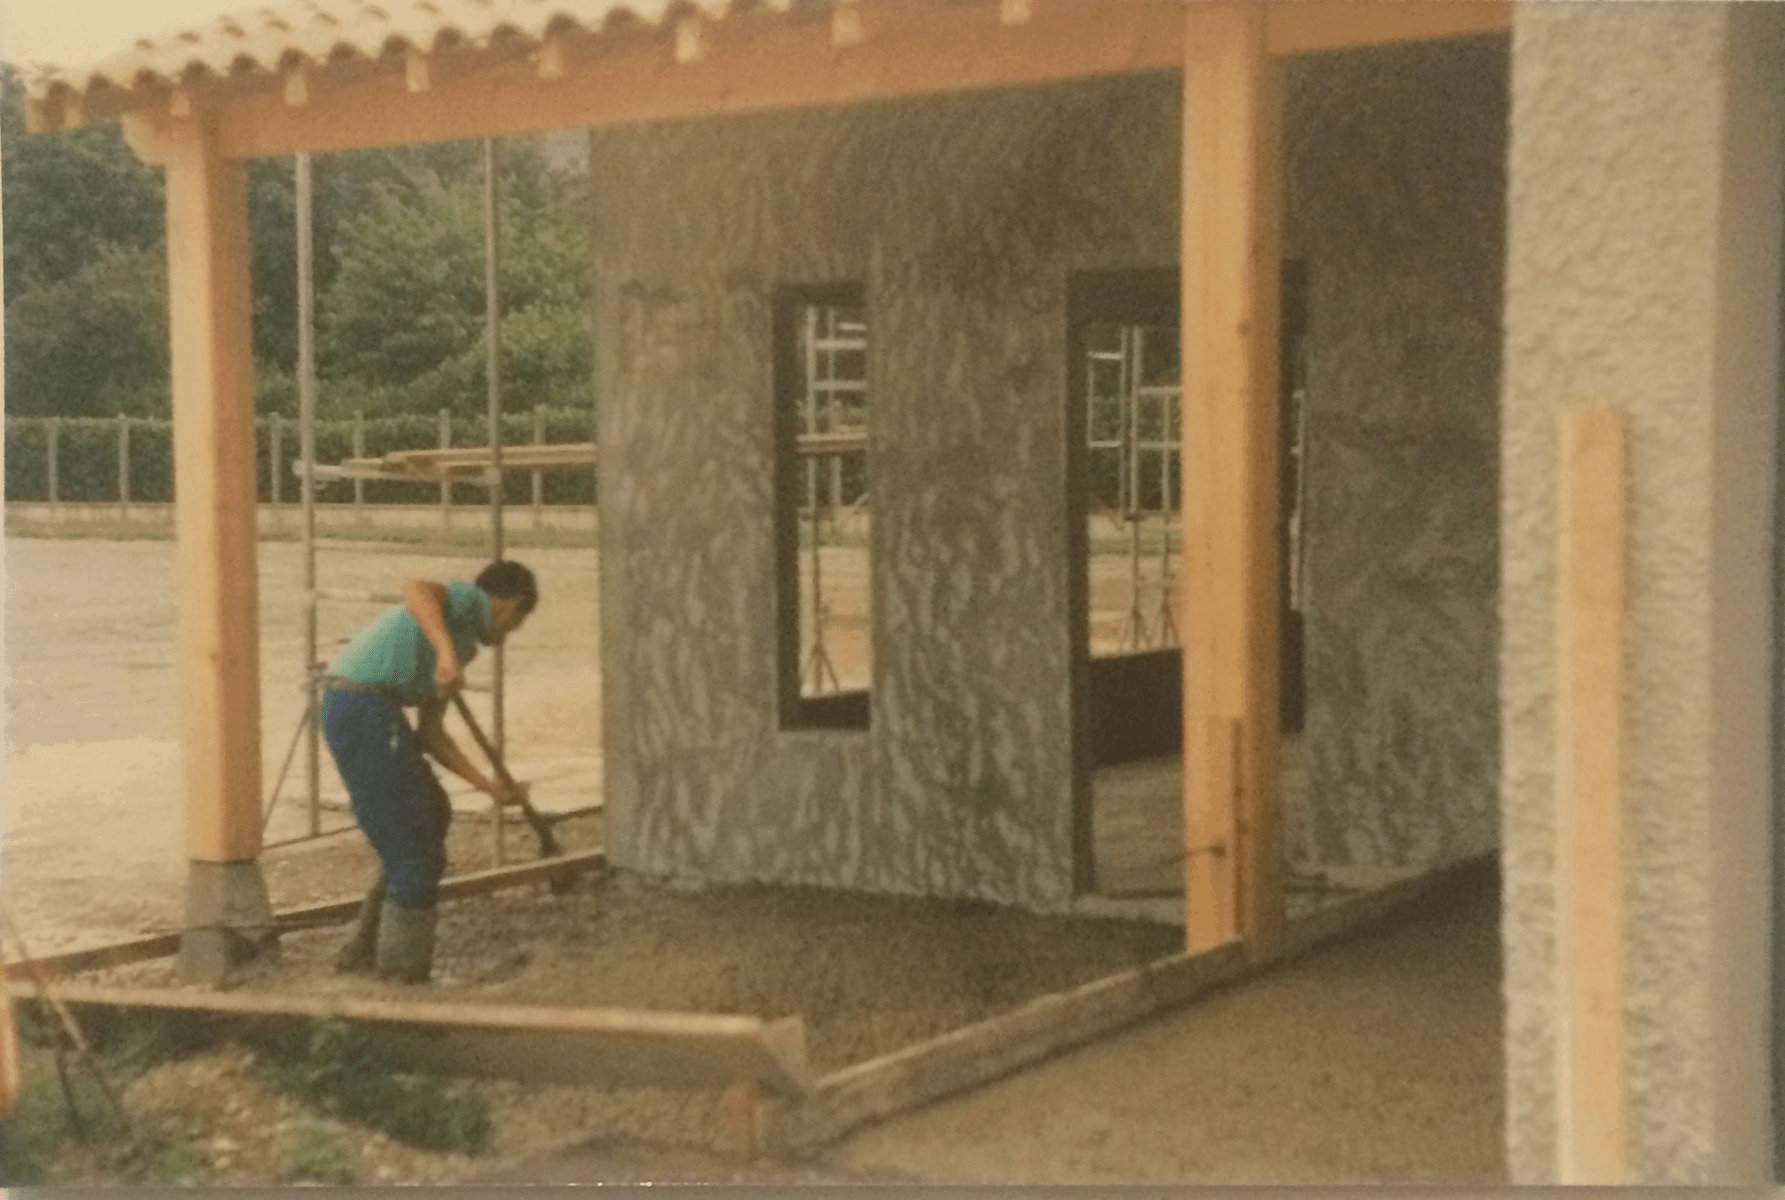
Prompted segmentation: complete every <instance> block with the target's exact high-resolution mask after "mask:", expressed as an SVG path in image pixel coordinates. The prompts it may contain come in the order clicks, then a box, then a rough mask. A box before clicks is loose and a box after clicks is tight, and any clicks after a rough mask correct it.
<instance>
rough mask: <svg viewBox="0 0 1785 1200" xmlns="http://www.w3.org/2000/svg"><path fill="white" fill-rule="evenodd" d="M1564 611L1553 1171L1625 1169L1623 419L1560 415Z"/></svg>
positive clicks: (1588, 1179) (1599, 412)
mask: <svg viewBox="0 0 1785 1200" xmlns="http://www.w3.org/2000/svg"><path fill="white" fill-rule="evenodd" d="M1560 484H1561V494H1560V497H1559V505H1558V527H1559V529H1558V547H1557V549H1558V558H1559V561H1558V564H1557V597H1556V601H1557V612H1556V632H1557V645H1556V913H1557V925H1556V979H1557V995H1556V1018H1557V1028H1556V1101H1557V1103H1556V1109H1557V1135H1556V1151H1557V1174H1558V1178H1559V1180H1560V1181H1561V1182H1562V1183H1565V1184H1576V1183H1583V1184H1621V1183H1624V1182H1626V1181H1627V1178H1628V1166H1629V1164H1628V1150H1627V1136H1628V1126H1629V1113H1628V1109H1629V1087H1628V1079H1627V1072H1626V1065H1625V1064H1626V1048H1625V1047H1626V1034H1625V1029H1624V1012H1623V997H1624V876H1623V857H1622V856H1623V851H1622V826H1623V820H1622V804H1621V802H1620V797H1621V794H1622V793H1621V788H1620V779H1619V772H1620V767H1621V761H1622V758H1623V627H1624V427H1623V420H1622V417H1621V415H1620V414H1619V413H1617V412H1615V411H1612V410H1609V409H1577V410H1574V411H1572V412H1568V413H1565V414H1563V417H1562V425H1561V480H1560Z"/></svg>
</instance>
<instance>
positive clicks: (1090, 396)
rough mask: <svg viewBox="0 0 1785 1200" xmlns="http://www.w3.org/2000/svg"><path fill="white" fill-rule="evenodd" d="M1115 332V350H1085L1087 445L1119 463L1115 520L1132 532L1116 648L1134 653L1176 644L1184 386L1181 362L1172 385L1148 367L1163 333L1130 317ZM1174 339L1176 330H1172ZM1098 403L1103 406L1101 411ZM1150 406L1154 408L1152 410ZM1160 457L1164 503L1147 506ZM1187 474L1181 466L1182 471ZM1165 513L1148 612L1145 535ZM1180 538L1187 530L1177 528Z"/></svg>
mask: <svg viewBox="0 0 1785 1200" xmlns="http://www.w3.org/2000/svg"><path fill="white" fill-rule="evenodd" d="M1110 324H1111V325H1112V326H1113V328H1114V329H1115V332H1116V339H1115V345H1114V347H1113V348H1104V349H1097V348H1092V349H1089V350H1087V351H1086V353H1085V384H1086V387H1085V396H1086V405H1085V446H1086V450H1087V451H1088V453H1090V454H1095V453H1097V452H1099V451H1102V452H1105V453H1113V454H1114V456H1115V463H1116V510H1115V515H1114V520H1116V521H1117V522H1118V523H1119V526H1121V527H1125V528H1126V530H1127V534H1128V561H1129V569H1128V612H1127V613H1126V614H1125V615H1124V617H1123V621H1122V629H1121V632H1120V633H1118V634H1117V637H1116V646H1117V649H1116V653H1123V652H1129V653H1132V652H1136V651H1140V650H1144V649H1148V648H1152V647H1160V648H1163V647H1168V646H1174V645H1177V644H1178V640H1179V639H1178V628H1177V618H1176V616H1175V614H1174V612H1173V609H1174V605H1173V604H1172V602H1171V589H1172V585H1173V583H1174V580H1173V577H1172V567H1173V562H1174V555H1173V545H1174V543H1173V533H1174V528H1176V527H1175V526H1174V522H1173V515H1174V514H1175V513H1177V512H1178V507H1179V506H1178V505H1177V504H1175V503H1174V502H1173V499H1172V489H1173V484H1174V481H1175V480H1174V472H1173V467H1172V456H1173V455H1174V454H1181V453H1182V450H1183V384H1182V378H1181V367H1180V371H1179V378H1178V379H1177V380H1176V381H1174V382H1169V383H1161V382H1149V381H1148V372H1147V366H1148V364H1149V363H1150V362H1152V361H1154V360H1153V359H1152V358H1150V357H1149V350H1150V347H1149V344H1148V343H1149V340H1150V339H1149V337H1148V335H1149V333H1155V332H1159V331H1158V330H1156V329H1154V328H1152V327H1149V326H1146V325H1139V324H1130V323H1126V322H1122V323H1116V322H1111V323H1110ZM1164 332H1165V334H1166V335H1167V337H1168V338H1169V337H1170V336H1171V335H1172V334H1173V333H1174V332H1175V331H1172V330H1169V329H1166V330H1164ZM1100 370H1101V371H1103V372H1106V373H1108V374H1110V375H1112V376H1113V379H1114V383H1115V386H1114V388H1113V389H1109V390H1105V389H1102V388H1100V387H1099V372H1100ZM1112 404H1113V405H1114V406H1115V418H1116V419H1115V421H1114V425H1115V429H1114V436H1113V437H1099V436H1098V433H1099V432H1100V431H1105V425H1106V422H1103V421H1100V420H1099V417H1100V415H1107V412H1108V406H1110V405H1112ZM1100 405H1102V406H1104V407H1103V408H1101V409H1100ZM1149 409H1150V410H1151V412H1148V411H1147V410H1149ZM1150 455H1156V456H1157V457H1158V461H1159V497H1158V498H1159V503H1158V505H1157V506H1155V507H1151V508H1149V507H1148V506H1147V505H1146V504H1145V503H1144V502H1143V500H1142V496H1141V469H1142V463H1143V461H1144V459H1145V458H1146V457H1147V456H1150ZM1178 477H1181V467H1180V470H1179V472H1178ZM1154 514H1156V515H1157V516H1158V518H1159V523H1160V529H1159V603H1158V606H1157V609H1156V611H1155V612H1154V613H1153V614H1152V615H1151V616H1149V615H1148V614H1147V612H1146V611H1145V609H1144V606H1143V604H1142V594H1143V587H1142V584H1143V578H1142V576H1143V569H1142V567H1143V561H1144V554H1143V551H1144V545H1143V543H1144V537H1143V533H1144V530H1143V526H1144V525H1145V524H1146V522H1147V519H1148V517H1149V516H1150V515H1154ZM1177 532H1178V535H1179V537H1180V538H1181V536H1182V531H1181V529H1177Z"/></svg>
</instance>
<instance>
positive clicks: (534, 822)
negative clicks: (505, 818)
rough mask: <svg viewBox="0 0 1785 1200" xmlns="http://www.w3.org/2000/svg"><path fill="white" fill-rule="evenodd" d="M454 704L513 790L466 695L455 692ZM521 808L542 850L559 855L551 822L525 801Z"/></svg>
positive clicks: (492, 763)
mask: <svg viewBox="0 0 1785 1200" xmlns="http://www.w3.org/2000/svg"><path fill="white" fill-rule="evenodd" d="M452 702H453V705H454V706H455V707H456V708H457V709H458V710H459V716H461V717H463V718H464V720H465V728H467V729H469V730H470V731H471V736H472V737H474V738H476V739H477V744H478V745H479V746H481V747H483V752H484V756H485V757H487V758H488V759H489V760H490V766H492V767H494V768H495V769H496V778H497V779H499V780H501V781H502V784H503V786H504V787H507V788H509V789H513V788H514V786H515V783H514V776H512V775H510V774H509V773H508V767H507V766H506V765H504V764H503V762H502V756H501V755H500V754H498V753H496V747H495V746H493V745H491V744H490V739H489V738H487V737H485V736H484V734H483V726H481V725H479V724H478V723H477V718H476V717H474V716H472V715H471V706H470V705H469V704H466V703H465V697H464V695H463V694H462V693H459V692H454V693H453V694H452ZM520 807H521V816H523V817H525V818H526V819H527V824H528V825H530V826H531V827H532V829H533V832H534V833H535V834H536V835H538V837H539V848H540V850H542V851H543V852H544V853H546V854H557V853H558V852H559V850H558V838H557V835H556V834H554V833H553V832H552V825H551V822H550V821H547V820H546V819H545V817H543V816H541V815H540V812H539V810H538V809H537V808H534V807H533V806H532V805H531V804H529V803H528V802H527V801H525V800H523V801H521V805H520Z"/></svg>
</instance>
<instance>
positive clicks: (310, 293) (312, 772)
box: [296, 153, 361, 837]
mask: <svg viewBox="0 0 1785 1200" xmlns="http://www.w3.org/2000/svg"><path fill="white" fill-rule="evenodd" d="M311 187H312V180H311V173H310V156H309V154H307V153H300V154H299V155H298V156H297V217H296V220H297V286H298V362H297V368H298V421H299V428H298V453H299V454H300V455H301V456H302V458H303V461H304V474H303V484H302V487H303V497H304V696H305V708H304V712H305V719H306V721H307V722H308V724H309V731H308V735H307V737H306V739H305V745H304V795H305V797H306V799H307V801H308V808H309V814H310V835H311V836H312V837H315V836H316V835H318V834H320V833H321V832H322V770H321V748H320V747H319V745H318V742H319V741H320V736H319V735H320V730H321V725H322V712H321V707H320V706H321V700H322V693H321V691H320V690H319V683H320V680H319V676H318V671H319V668H320V667H321V665H322V664H321V663H319V662H317V661H316V655H317V630H316V479H315V476H314V471H315V467H316V429H315V421H316V345H315V342H314V341H313V340H312V337H313V330H314V328H315V320H316V285H315V279H314V277H313V274H312V271H313V268H314V263H313V261H312V259H313V254H314V250H313V247H312V244H311V237H312V228H311V222H312V217H311V211H312V207H313V200H312V192H311ZM360 437H361V433H360V429H359V425H358V414H357V413H356V414H355V426H354V442H355V447H354V449H355V452H356V453H357V451H358V449H359V447H358V442H359V441H360ZM358 492H359V483H358V481H357V480H356V481H355V483H354V493H355V494H354V502H355V507H356V508H357V507H358V501H359V495H358Z"/></svg>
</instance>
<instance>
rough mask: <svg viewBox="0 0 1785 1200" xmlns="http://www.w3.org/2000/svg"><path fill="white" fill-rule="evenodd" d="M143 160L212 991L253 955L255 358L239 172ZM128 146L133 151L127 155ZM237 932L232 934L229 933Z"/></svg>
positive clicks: (197, 965)
mask: <svg viewBox="0 0 1785 1200" xmlns="http://www.w3.org/2000/svg"><path fill="white" fill-rule="evenodd" d="M161 135H162V136H160V137H158V138H156V139H154V142H153V149H154V150H157V151H159V156H158V157H159V161H160V162H161V163H162V164H164V165H165V166H166V168H167V258H168V295H169V297H170V298H171V301H172V303H171V306H170V309H169V314H168V316H169V331H170V343H171V346H170V348H171V359H172V375H173V415H174V470H175V478H176V480H177V486H176V487H175V489H174V527H175V534H176V536H175V548H176V549H175V574H176V580H177V582H176V587H175V590H176V594H177V597H178V601H179V620H180V625H179V678H180V686H181V694H182V700H183V708H184V713H183V723H184V743H185V759H186V788H187V797H188V800H187V839H186V841H187V852H188V854H189V856H190V858H191V860H192V873H191V876H190V878H189V881H188V889H187V907H186V926H187V933H186V934H185V935H184V937H183V939H182V954H181V968H182V972H183V973H184V974H185V975H186V977H187V978H189V979H217V978H220V977H221V976H222V975H223V974H224V973H225V972H226V971H227V969H228V968H229V966H231V965H233V964H234V963H235V962H237V961H239V960H240V959H241V958H242V957H245V956H246V955H248V954H251V953H252V952H253V950H254V949H255V948H257V947H258V946H260V945H262V944H264V942H265V939H266V936H267V935H266V933H265V931H264V922H265V921H266V919H267V918H269V917H270V915H271V911H272V910H271V906H270V905H269V904H268V903H267V895H266V884H265V881H264V880H263V879H262V877H261V874H260V868H259V864H258V862H257V861H256V860H257V858H258V855H259V853H260V845H261V842H260V795H261V765H260V629H259V622H258V620H257V613H256V609H257V607H258V603H259V596H258V584H257V578H256V570H255V552H256V545H255V515H254V509H255V478H254V475H255V470H254V457H255V455H254V441H255V438H254V358H253V350H252V339H251V331H250V327H249V317H248V314H249V302H248V301H249V296H248V256H249V246H248V209H247V194H246V186H245V182H244V179H245V172H244V170H243V166H242V164H241V163H240V162H236V161H229V160H226V159H224V158H223V157H222V156H221V155H219V154H218V153H217V152H216V150H215V148H214V145H213V142H212V140H211V136H210V131H209V129H208V128H207V127H206V126H205V125H204V124H203V123H201V122H200V121H199V120H197V119H187V120H182V121H177V122H171V123H169V124H168V125H167V126H165V127H163V129H162V131H161ZM134 144H136V143H135V142H134V141H133V145H134ZM238 930H239V931H240V932H238Z"/></svg>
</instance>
